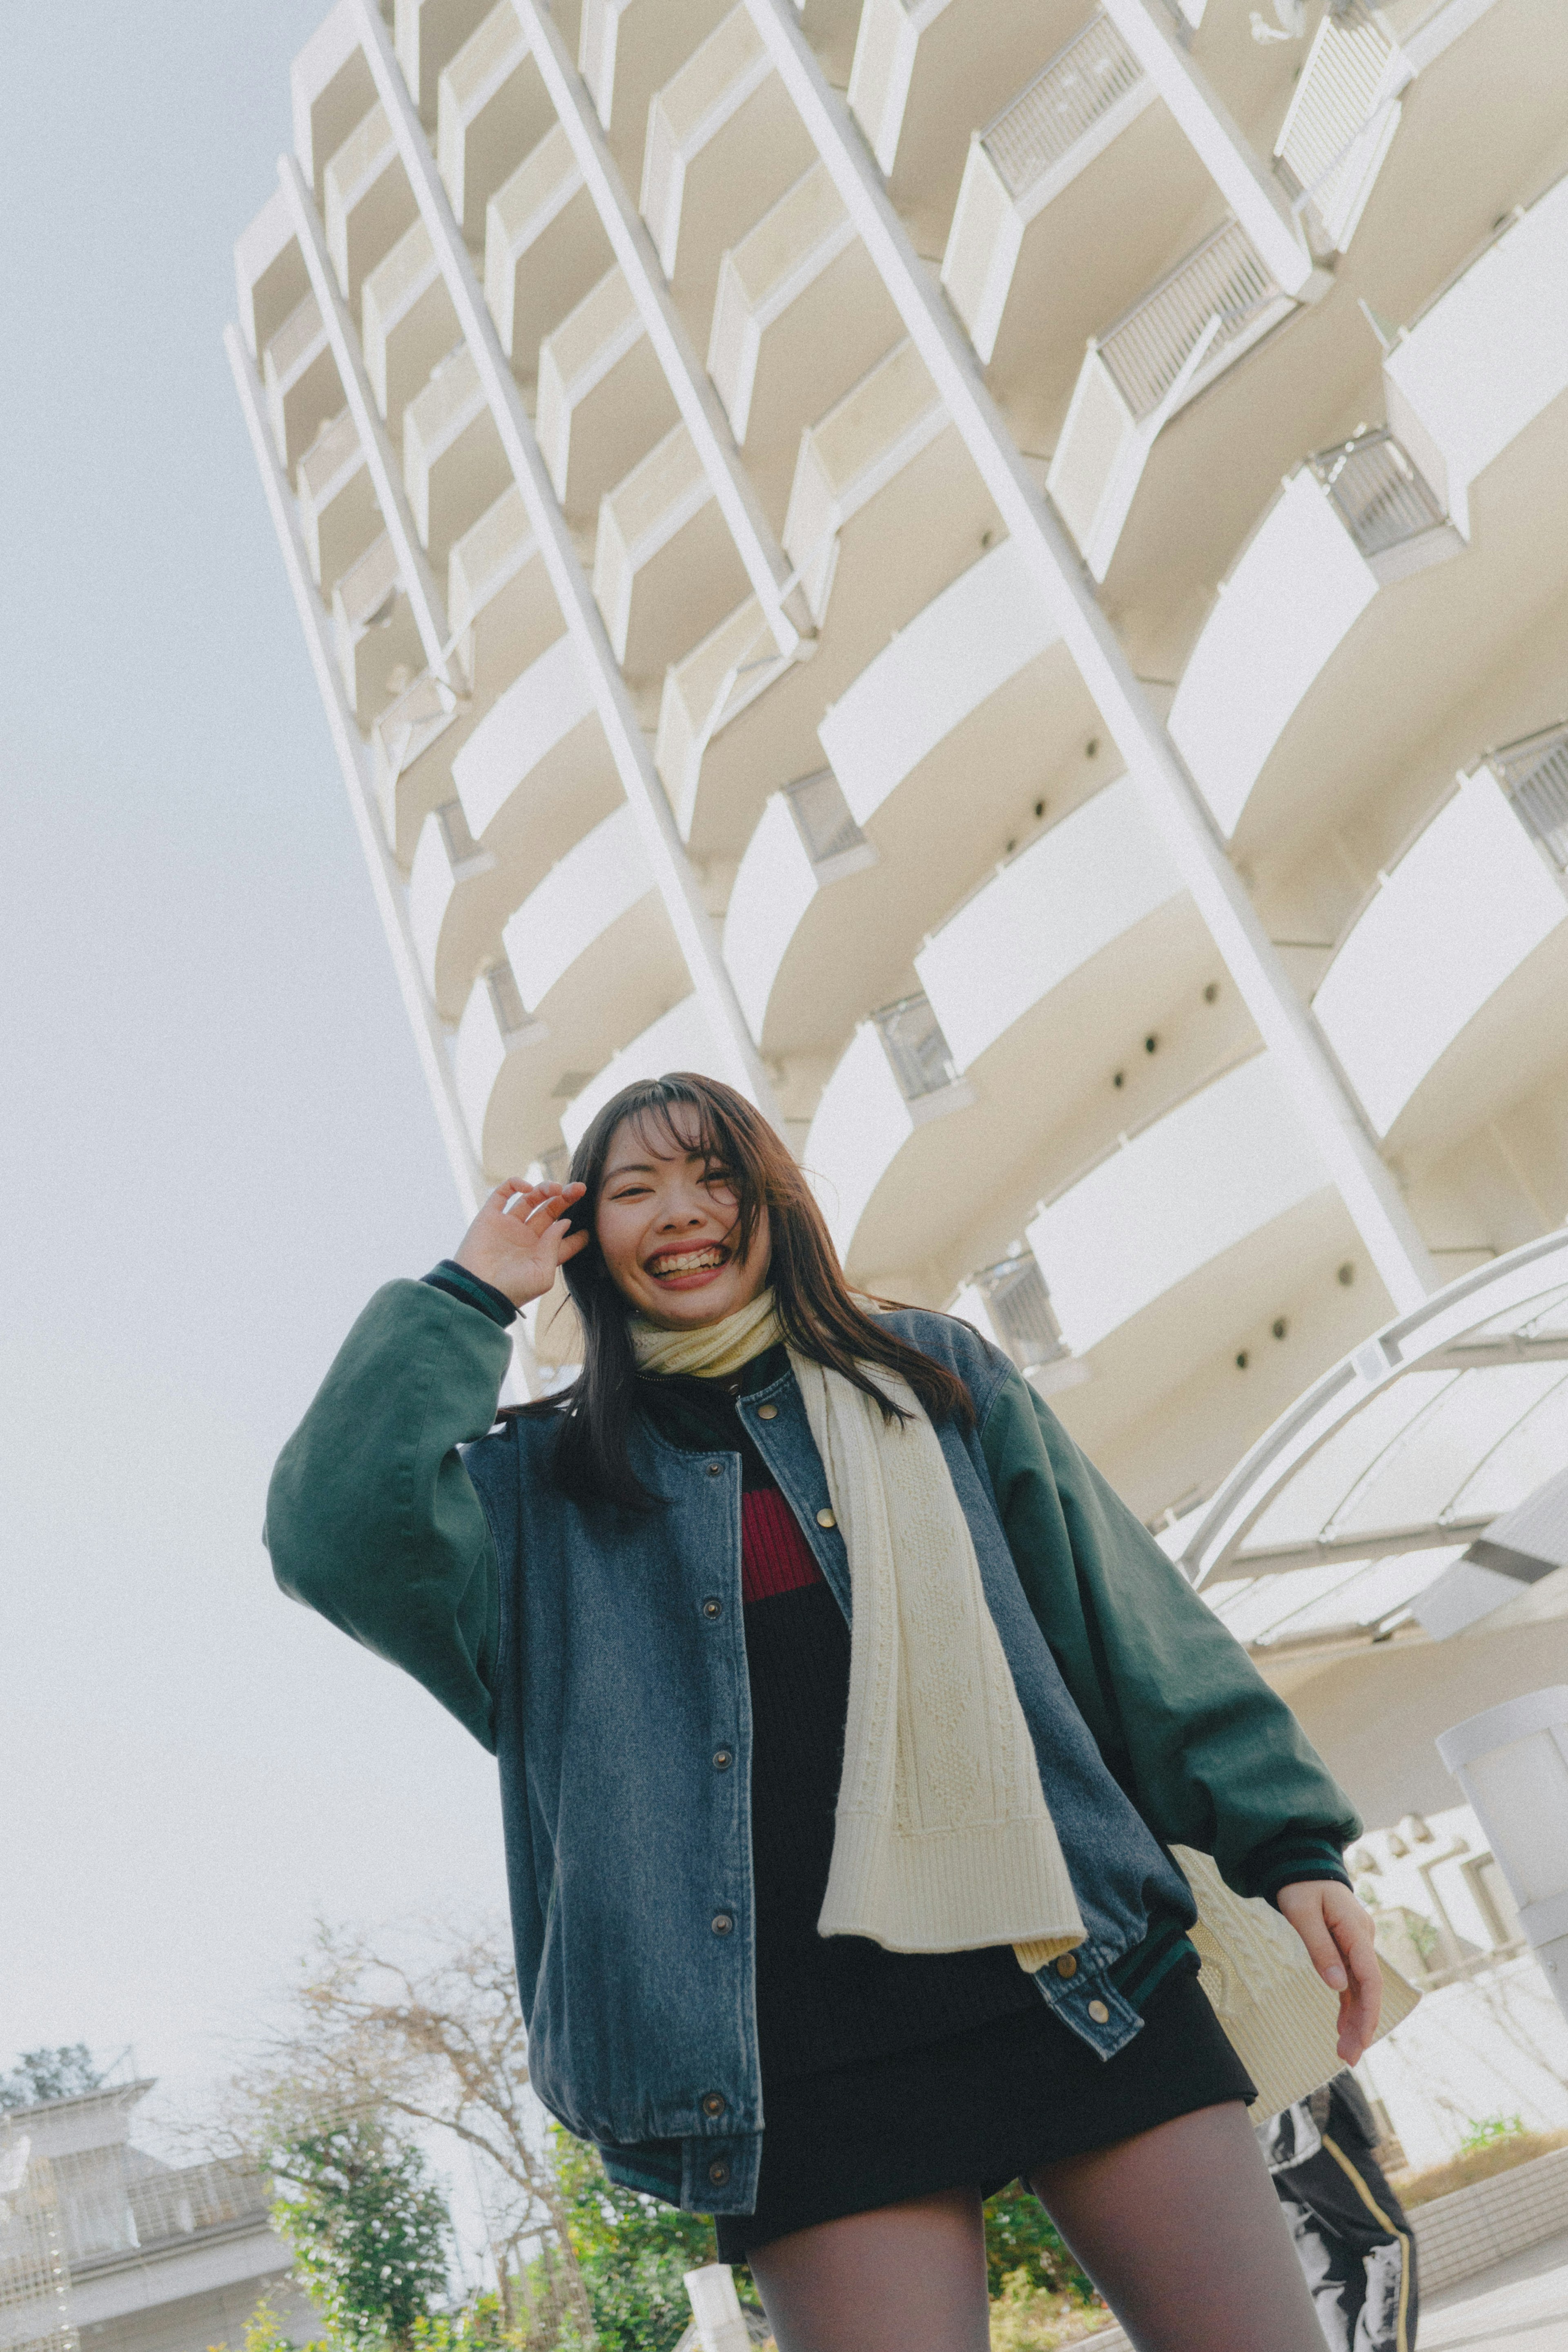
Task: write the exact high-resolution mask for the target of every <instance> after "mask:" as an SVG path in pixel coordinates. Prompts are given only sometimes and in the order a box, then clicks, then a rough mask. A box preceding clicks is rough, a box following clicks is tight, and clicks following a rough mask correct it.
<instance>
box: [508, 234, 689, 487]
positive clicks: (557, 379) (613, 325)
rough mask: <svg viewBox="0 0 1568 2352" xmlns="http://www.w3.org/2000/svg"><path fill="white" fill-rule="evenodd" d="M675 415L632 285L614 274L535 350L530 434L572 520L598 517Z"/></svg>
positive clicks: (602, 282)
mask: <svg viewBox="0 0 1568 2352" xmlns="http://www.w3.org/2000/svg"><path fill="white" fill-rule="evenodd" d="M676 413H677V412H676V408H675V400H674V394H673V393H672V392H671V390H670V387H669V384H668V383H667V381H666V380H665V376H664V370H663V368H661V366H660V365H659V362H658V360H657V358H656V357H655V355H654V352H653V344H652V343H651V342H650V341H648V336H647V331H646V329H645V328H644V326H643V316H642V313H641V311H640V310H638V308H637V304H636V301H635V299H634V298H633V296H632V289H631V287H630V286H629V285H628V284H627V282H626V279H625V278H624V276H623V275H622V271H621V269H620V268H612V269H611V270H609V271H608V272H607V273H606V274H605V276H604V277H602V278H601V279H600V281H599V283H598V285H597V286H595V287H594V288H593V289H592V291H591V293H589V294H588V295H586V296H585V297H584V299H583V300H582V301H580V303H579V304H578V306H577V308H576V310H573V311H572V313H571V315H570V318H567V319H563V320H562V321H561V323H560V325H559V327H558V328H557V329H556V330H555V331H554V333H553V334H551V335H549V336H547V337H546V339H545V341H543V342H542V343H541V344H540V345H539V355H538V407H537V410H536V416H535V425H536V430H537V431H538V441H539V448H540V450H541V452H542V454H543V457H544V460H545V463H546V465H547V466H548V467H549V475H550V480H551V481H552V482H553V484H554V485H555V494H556V496H557V498H558V499H559V500H560V502H561V505H562V506H563V507H564V509H566V512H567V514H568V515H569V516H570V518H571V520H573V521H574V522H587V521H589V520H591V519H592V518H593V517H594V516H596V515H597V514H598V512H599V502H600V500H601V499H602V498H603V496H604V494H605V492H606V491H607V490H610V489H612V488H614V486H615V485H616V483H617V482H621V481H624V479H625V478H626V476H627V475H628V474H629V473H630V472H631V471H632V467H634V466H636V465H637V464H638V463H639V462H640V461H641V460H642V459H643V457H646V456H647V454H648V452H649V450H650V449H651V448H652V447H653V445H654V443H655V442H656V441H659V440H661V439H662V438H663V436H664V435H665V434H666V433H667V432H668V431H669V429H670V427H671V425H673V424H674V421H675V416H676Z"/></svg>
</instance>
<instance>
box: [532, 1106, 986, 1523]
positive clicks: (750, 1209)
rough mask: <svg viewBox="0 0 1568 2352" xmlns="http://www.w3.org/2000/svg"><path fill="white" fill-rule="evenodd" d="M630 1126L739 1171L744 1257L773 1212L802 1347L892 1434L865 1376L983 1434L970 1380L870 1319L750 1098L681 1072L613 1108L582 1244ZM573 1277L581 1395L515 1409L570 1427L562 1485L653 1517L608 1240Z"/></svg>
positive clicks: (581, 1256) (580, 1220) (585, 1180)
mask: <svg viewBox="0 0 1568 2352" xmlns="http://www.w3.org/2000/svg"><path fill="white" fill-rule="evenodd" d="M678 1110H685V1111H687V1112H693V1113H695V1129H694V1125H693V1122H692V1121H690V1120H686V1121H684V1122H683V1123H682V1124H681V1125H679V1126H677V1124H676V1119H675V1114H676V1112H677V1111H678ZM628 1120H630V1121H631V1122H632V1124H633V1125H635V1126H636V1127H637V1128H638V1129H640V1130H641V1131H642V1133H643V1136H644V1137H645V1138H646V1139H647V1140H648V1142H649V1143H650V1144H651V1145H653V1146H655V1147H657V1146H659V1145H661V1144H662V1145H663V1147H664V1149H665V1150H671V1151H674V1152H676V1153H680V1154H685V1152H688V1151H693V1150H695V1151H700V1152H702V1153H703V1154H704V1155H705V1157H706V1160H707V1161H708V1163H709V1165H710V1166H711V1167H714V1168H722V1169H723V1170H724V1171H726V1173H727V1175H728V1176H729V1178H730V1179H731V1181H732V1182H733V1184H734V1189H735V1192H736V1197H737V1202H738V1203H739V1207H738V1213H737V1220H736V1227H735V1233H734V1236H733V1244H734V1247H735V1250H736V1253H737V1256H739V1257H742V1258H744V1257H745V1256H746V1255H747V1252H748V1251H749V1249H750V1247H751V1244H752V1242H753V1241H754V1240H755V1238H756V1235H757V1229H758V1223H759V1222H760V1220H761V1218H762V1215H763V1213H764V1212H765V1211H766V1213H767V1217H768V1235H769V1239H770V1241H771V1244H772V1257H771V1263H770V1266H769V1272H768V1280H769V1282H770V1284H771V1286H772V1289H773V1297H774V1300H775V1302H776V1304H777V1306H778V1309H779V1322H780V1323H781V1324H782V1326H783V1328H784V1336H785V1338H786V1339H787V1340H788V1341H789V1345H790V1347H791V1348H793V1349H796V1350H797V1352H798V1353H799V1354H800V1355H802V1356H809V1357H810V1359H811V1360H813V1362H816V1363H819V1364H825V1365H827V1366H828V1367H829V1369H830V1370H832V1371H835V1372H841V1373H842V1374H843V1377H844V1378H845V1380H847V1381H852V1382H853V1384H854V1386H855V1387H856V1388H858V1389H861V1390H862V1391H864V1393H865V1394H866V1395H867V1396H870V1397H874V1398H875V1399H876V1402H877V1403H878V1404H879V1405H880V1406H881V1407H882V1410H883V1413H884V1414H885V1416H886V1417H887V1419H888V1420H889V1421H890V1422H892V1421H903V1420H904V1419H906V1418H907V1416H906V1415H905V1414H904V1412H901V1411H900V1410H899V1408H898V1406H897V1405H895V1404H894V1402H892V1401H891V1399H889V1398H888V1397H885V1396H884V1395H883V1392H882V1391H881V1390H880V1389H879V1388H878V1387H877V1385H876V1383H875V1381H873V1380H872V1379H871V1378H870V1377H869V1376H868V1375H867V1373H866V1372H865V1371H864V1370H862V1367H863V1366H865V1365H868V1364H870V1365H881V1366H883V1368H884V1369H885V1370H887V1371H890V1372H894V1373H896V1374H897V1375H898V1377H899V1378H900V1379H901V1380H903V1381H906V1382H907V1383H908V1385H909V1386H910V1388H912V1389H913V1390H914V1391H915V1395H916V1396H917V1397H918V1398H919V1400H920V1402H921V1403H922V1404H923V1405H924V1406H925V1410H926V1412H928V1413H929V1414H930V1416H931V1418H932V1420H933V1421H940V1420H943V1419H946V1417H947V1416H949V1415H951V1416H952V1417H953V1418H954V1419H955V1420H956V1422H957V1423H958V1424H959V1426H960V1427H961V1428H963V1429H965V1430H968V1429H970V1428H972V1427H973V1425H974V1419H975V1408H974V1405H973V1403H972V1402H970V1397H969V1391H968V1390H967V1388H966V1387H965V1385H964V1383H963V1381H961V1380H960V1379H959V1378H958V1376H957V1374H956V1372H951V1371H949V1370H947V1369H946V1365H943V1364H938V1363H936V1361H935V1360H933V1359H932V1358H931V1357H930V1356H927V1355H924V1354H922V1352H921V1350H920V1349H918V1348H912V1347H910V1346H909V1345H908V1343H907V1341H905V1340H903V1339H899V1337H898V1336H897V1334H896V1333H895V1332H894V1331H890V1330H889V1329H888V1328H887V1326H886V1325H885V1323H883V1322H882V1321H881V1320H880V1319H879V1318H877V1317H875V1316H873V1315H870V1314H868V1313H867V1312H866V1310H865V1308H864V1307H862V1305H861V1304H860V1303H859V1301H858V1300H857V1298H856V1297H855V1295H854V1293H853V1292H852V1290H851V1288H850V1286H849V1284H848V1283H847V1281H846V1280H845V1278H844V1273H843V1268H842V1267H841V1265H840V1264H839V1260H838V1255H837V1253H836V1251H835V1250H834V1248H833V1244H832V1243H831V1240H830V1239H829V1236H828V1228H827V1225H826V1224H825V1223H824V1222H823V1218H822V1213H821V1209H819V1208H818V1206H817V1203H816V1202H815V1201H814V1200H813V1199H812V1197H811V1192H810V1187H809V1186H808V1185H807V1182H806V1180H805V1178H804V1177H803V1176H802V1174H801V1172H800V1169H799V1168H798V1167H797V1166H796V1164H795V1162H794V1160H792V1159H791V1158H790V1156H789V1150H788V1148H787V1147H786V1146H785V1144H784V1143H783V1142H782V1141H781V1139H779V1136H777V1135H776V1134H775V1133H774V1131H773V1129H772V1128H770V1127H769V1126H768V1121H767V1120H766V1119H765V1118H763V1117H762V1115H761V1113H760V1112H759V1111H758V1110H757V1109H756V1108H754V1107H753V1105H752V1104H750V1103H748V1102H747V1099H746V1097H745V1096H744V1095H741V1094H737V1092H736V1091H735V1089H734V1087H727V1086H723V1085H721V1084H720V1082H719V1081H718V1079H716V1078H704V1077H698V1076H695V1075H694V1074H693V1073H692V1072H690V1071H687V1070H680V1071H676V1072H674V1074H673V1075H672V1076H668V1077H663V1078H651V1079H648V1080H645V1081H644V1082H643V1084H642V1085H640V1086H633V1087H622V1090H621V1092H620V1093H619V1094H618V1095H615V1096H613V1097H612V1098H611V1100H610V1101H609V1102H607V1103H606V1104H605V1106H604V1108H603V1109H602V1110H601V1112H600V1114H599V1116H598V1118H596V1119H595V1120H594V1121H593V1124H592V1126H591V1128H590V1129H588V1132H587V1133H586V1135H584V1137H583V1139H582V1140H581V1142H580V1144H579V1145H578V1147H577V1150H575V1151H574V1152H573V1154H572V1159H571V1177H570V1181H572V1182H573V1183H574V1184H586V1185H587V1187H588V1190H587V1192H585V1193H584V1195H583V1197H582V1199H581V1200H580V1202H578V1204H577V1207H576V1208H575V1209H574V1210H573V1211H572V1218H571V1222H572V1228H573V1231H574V1232H587V1233H588V1234H590V1235H592V1234H593V1229H594V1212H595V1209H596V1207H597V1204H598V1200H599V1189H600V1186H601V1182H602V1181H603V1177H604V1166H605V1161H606V1160H607V1159H608V1158H609V1154H610V1146H611V1142H612V1139H613V1137H614V1134H615V1131H616V1129H618V1128H619V1127H621V1126H622V1124H623V1122H625V1121H628ZM564 1274H565V1279H566V1286H567V1288H568V1290H569V1291H570V1293H571V1297H572V1303H573V1304H574V1306H575V1307H576V1308H577V1312H578V1317H579V1319H580V1322H581V1325H582V1338H583V1363H582V1371H581V1373H580V1377H579V1378H578V1379H577V1380H575V1381H573V1382H572V1383H571V1385H570V1388H566V1389H563V1390H561V1391H559V1392H558V1393H557V1394H556V1395H554V1396H550V1397H544V1398H541V1399H539V1400H538V1402H535V1403H533V1404H527V1405H520V1406H514V1407H512V1409H511V1410H512V1411H513V1412H521V1413H526V1414H529V1415H532V1414H536V1413H553V1414H555V1415H557V1416H558V1417H559V1421H560V1435H559V1439H558V1441H557V1444H556V1453H555V1475H556V1478H557V1481H558V1483H559V1485H560V1486H562V1487H563V1488H564V1489H565V1491H566V1492H567V1493H568V1494H569V1495H570V1496H573V1497H574V1498H575V1499H577V1500H579V1501H581V1502H586V1503H615V1504H619V1505H621V1506H622V1507H623V1508H626V1509H630V1510H648V1509H651V1508H653V1507H654V1506H655V1505H656V1504H657V1503H658V1502H659V1501H660V1499H661V1498H660V1497H659V1496H655V1495H651V1494H650V1493H649V1492H648V1490H647V1488H646V1487H645V1486H643V1482H642V1480H641V1479H640V1478H639V1477H638V1476H637V1474H636V1472H635V1471H634V1470H633V1469H632V1458H631V1454H630V1451H629V1448H628V1439H629V1436H630V1433H631V1426H632V1416H633V1414H634V1412H635V1411H636V1408H637V1378H638V1374H637V1360H636V1357H635V1356H634V1354H633V1353H632V1339H631V1334H630V1332H629V1331H628V1329H627V1323H628V1320H629V1318H630V1316H631V1312H632V1308H631V1305H630V1302H629V1301H628V1300H627V1299H626V1297H624V1296H623V1295H622V1292H621V1291H620V1290H618V1289H617V1288H616V1286H615V1283H614V1280H613V1278H612V1276H611V1273H610V1269H609V1267H608V1266H607V1265H605V1263H604V1258H603V1255H602V1253H601V1249H600V1247H599V1244H598V1242H597V1240H594V1239H590V1242H589V1244H588V1247H587V1248H586V1249H584V1250H580V1251H579V1252H578V1254H577V1255H576V1256H575V1257H573V1258H571V1259H570V1261H569V1262H568V1264H567V1265H566V1267H565V1268H564ZM876 1303H877V1304H878V1305H881V1306H889V1305H891V1304H892V1303H893V1302H892V1301H890V1300H879V1301H877V1302H876Z"/></svg>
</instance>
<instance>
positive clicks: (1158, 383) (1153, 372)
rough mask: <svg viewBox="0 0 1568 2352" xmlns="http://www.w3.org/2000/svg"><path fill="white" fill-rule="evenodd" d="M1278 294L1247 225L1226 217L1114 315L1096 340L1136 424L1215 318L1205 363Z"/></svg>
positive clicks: (1212, 362)
mask: <svg viewBox="0 0 1568 2352" xmlns="http://www.w3.org/2000/svg"><path fill="white" fill-rule="evenodd" d="M1283 299H1285V297H1284V294H1283V292H1282V289H1281V288H1280V287H1279V286H1278V285H1277V284H1276V283H1275V280H1274V278H1273V277H1272V276H1271V275H1270V271H1269V270H1268V268H1266V267H1265V265H1264V263H1263V262H1262V261H1261V260H1260V257H1259V256H1258V254H1257V252H1256V250H1255V249H1254V247H1253V245H1252V241H1251V239H1250V237H1249V236H1248V235H1247V232H1246V230H1245V229H1244V228H1242V226H1240V224H1239V222H1237V221H1227V222H1226V223H1225V224H1224V226H1223V227H1220V228H1218V229H1216V230H1215V232H1214V234H1213V236H1207V237H1205V239H1204V241H1203V243H1202V244H1201V245H1200V246H1198V247H1196V248H1195V249H1194V251H1193V252H1191V253H1189V254H1188V255H1187V256H1186V259H1185V260H1183V261H1178V262H1177V264H1176V268H1174V269H1173V270H1171V271H1170V273H1169V274H1168V276H1166V277H1165V278H1161V280H1160V282H1159V284H1158V285H1157V286H1154V287H1151V288H1150V289H1149V291H1148V293H1146V294H1145V295H1144V296H1143V297H1142V298H1141V299H1139V300H1138V301H1137V302H1135V303H1134V306H1133V308H1132V309H1131V310H1128V311H1127V312H1126V313H1125V314H1124V316H1123V317H1122V318H1120V319H1118V320H1117V321H1116V323H1115V325H1114V326H1113V327H1112V328H1111V329H1110V330H1109V331H1108V332H1107V333H1106V334H1104V335H1103V337H1102V338H1101V340H1100V345H1099V351H1100V357H1101V359H1102V360H1103V362H1104V363H1105V366H1106V367H1107V368H1108V369H1109V370H1110V373H1111V377H1112V380H1113V383H1114V384H1115V386H1116V389H1117V390H1118V392H1120V394H1121V395H1122V397H1123V399H1124V401H1125V402H1126V404H1127V405H1128V407H1129V408H1130V409H1131V411H1132V413H1133V416H1134V420H1135V421H1136V422H1138V423H1141V422H1142V421H1143V419H1144V418H1145V416H1148V415H1152V414H1153V412H1154V411H1155V409H1156V408H1157V407H1158V406H1159V404H1160V403H1161V401H1162V400H1164V398H1165V396H1166V394H1167V393H1168V392H1169V391H1170V389H1171V387H1172V385H1173V384H1174V383H1176V378H1177V376H1178V375H1179V374H1180V373H1181V372H1182V369H1183V367H1184V366H1185V364H1186V362H1187V360H1188V359H1190V358H1191V356H1192V354H1193V352H1195V351H1196V350H1197V345H1198V344H1199V342H1200V341H1202V340H1203V337H1204V335H1205V333H1206V332H1207V331H1208V330H1209V329H1210V327H1211V324H1213V322H1215V321H1218V325H1216V326H1214V332H1213V341H1211V343H1210V344H1209V347H1208V352H1207V362H1206V364H1207V366H1209V367H1211V368H1212V367H1216V366H1218V364H1220V363H1221V362H1222V360H1223V355H1224V353H1225V352H1226V350H1227V348H1228V346H1229V345H1230V344H1231V343H1233V342H1235V341H1236V340H1237V338H1238V337H1239V336H1240V335H1241V334H1243V333H1245V332H1246V331H1247V329H1248V328H1249V327H1250V326H1251V325H1252V324H1253V323H1254V322H1255V320H1257V319H1258V317H1259V314H1260V312H1261V311H1263V310H1268V309H1269V308H1270V306H1271V305H1272V304H1274V303H1277V302H1280V301H1282V300H1283Z"/></svg>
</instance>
